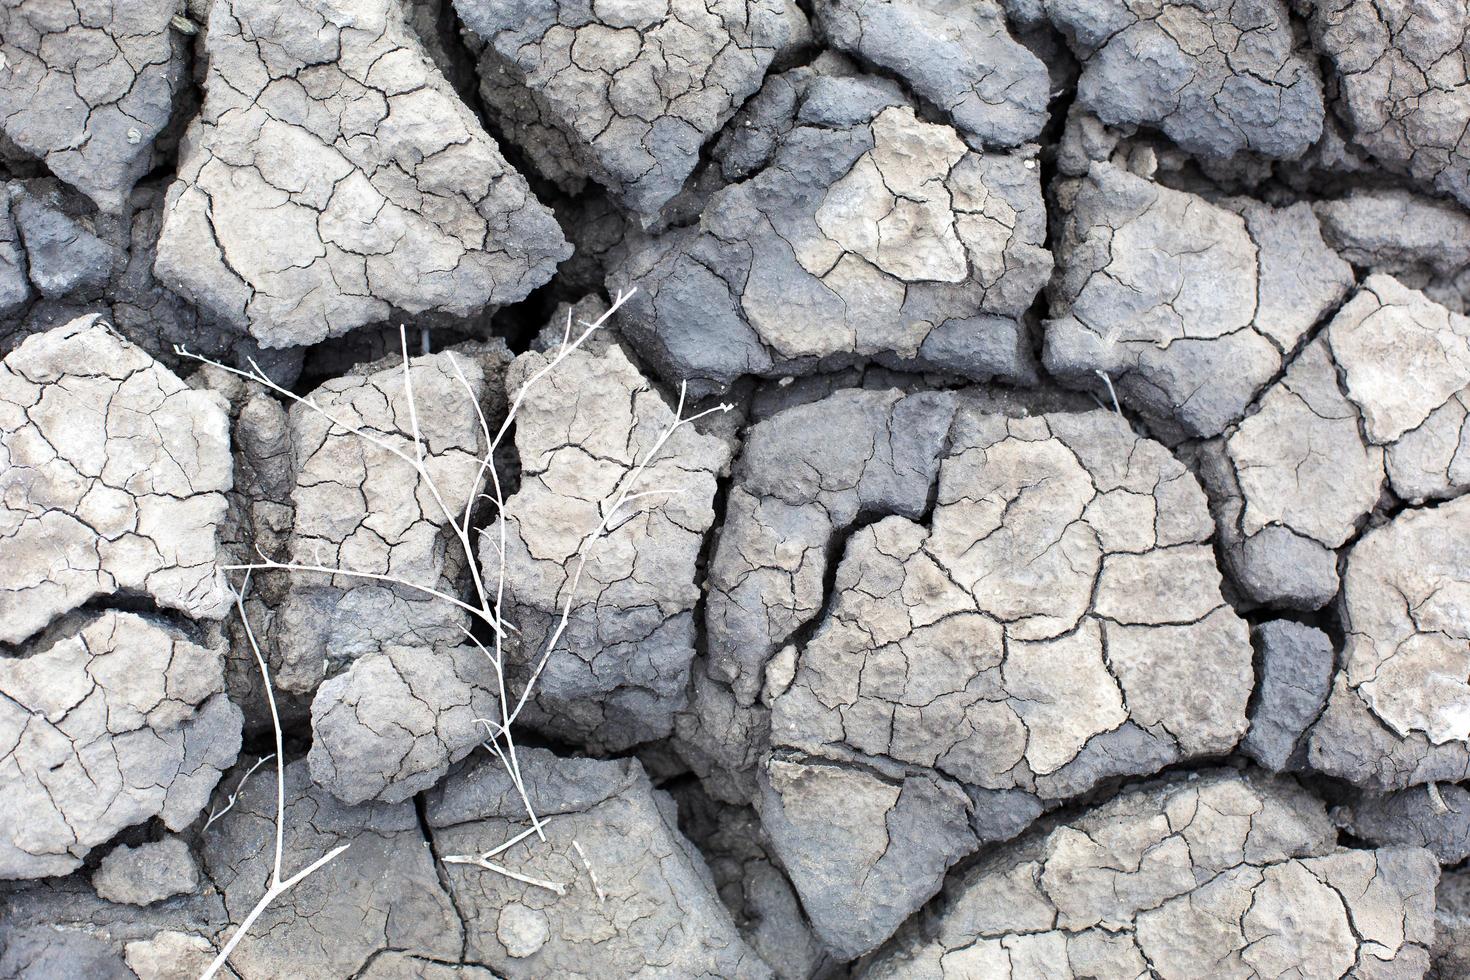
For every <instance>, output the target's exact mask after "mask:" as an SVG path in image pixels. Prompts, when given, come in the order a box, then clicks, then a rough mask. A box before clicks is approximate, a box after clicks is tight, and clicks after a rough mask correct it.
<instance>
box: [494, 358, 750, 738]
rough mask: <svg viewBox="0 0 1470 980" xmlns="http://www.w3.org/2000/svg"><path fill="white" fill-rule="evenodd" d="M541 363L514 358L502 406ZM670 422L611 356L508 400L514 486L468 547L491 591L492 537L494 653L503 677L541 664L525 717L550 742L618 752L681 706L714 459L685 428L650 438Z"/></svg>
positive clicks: (718, 461) (569, 363)
mask: <svg viewBox="0 0 1470 980" xmlns="http://www.w3.org/2000/svg"><path fill="white" fill-rule="evenodd" d="M553 356H555V355H553V354H541V353H528V354H524V355H522V356H521V357H520V358H518V359H517V360H516V362H515V364H514V365H513V366H512V367H511V369H510V371H509V372H508V374H507V379H506V391H507V394H509V395H513V394H514V393H515V392H517V391H519V389H520V387H521V386H522V385H523V384H524V383H525V382H526V380H527V379H528V378H529V377H531V376H532V375H533V374H534V373H535V372H537V371H539V370H541V369H542V368H544V367H545V366H546V365H547V364H548V363H549V362H550V360H551V358H552V357H553ZM685 411H686V413H687V412H688V409H687V407H686V409H685ZM675 421H676V419H675V406H672V405H670V404H669V403H668V402H667V401H665V399H664V396H663V395H662V394H661V393H660V392H659V391H658V390H657V389H655V388H654V387H653V386H652V384H651V383H650V382H649V381H648V379H646V378H645V377H644V376H643V375H642V374H641V373H640V372H639V370H638V368H637V367H635V366H634V365H633V363H632V362H631V361H630V360H629V359H628V356H627V354H625V353H624V352H623V350H622V349H621V348H620V347H617V346H616V345H609V346H608V347H607V348H606V349H605V350H604V351H602V353H600V354H594V353H591V352H588V351H575V352H572V353H571V354H569V355H567V356H566V357H565V358H564V359H563V360H562V361H561V362H560V363H559V364H558V365H557V366H556V367H555V369H554V370H553V371H552V373H551V374H550V375H549V376H548V378H547V380H546V381H545V382H544V383H542V384H538V385H537V386H536V387H535V388H534V389H532V391H531V393H530V394H529V395H528V396H527V397H526V399H525V400H524V401H523V402H522V403H521V408H520V413H519V415H518V416H517V420H516V437H515V439H516V449H517V451H518V452H519V454H520V461H521V484H520V489H519V490H518V491H517V492H516V493H515V494H514V495H512V496H511V497H510V499H509V500H508V501H507V502H506V509H505V513H506V517H507V521H506V523H505V524H504V525H501V524H499V523H497V524H496V525H494V526H493V527H491V528H490V529H489V530H488V531H487V532H486V534H485V535H484V536H483V538H482V542H481V544H480V562H481V577H482V580H483V581H484V582H486V583H487V584H488V587H489V588H491V589H492V590H493V589H494V588H495V584H494V583H496V582H498V581H499V579H500V575H501V562H500V553H499V549H500V540H501V535H502V533H504V535H505V539H506V542H507V544H506V551H505V583H506V607H505V608H506V615H507V618H509V619H510V620H511V622H513V623H514V624H515V625H516V628H517V632H516V633H514V634H512V635H511V636H510V637H509V640H508V648H507V651H506V653H507V655H508V659H509V661H510V662H511V663H513V664H515V665H516V669H517V676H518V677H524V676H527V675H529V673H530V672H531V671H533V670H535V669H536V665H537V664H538V663H539V662H540V661H541V660H542V659H543V658H546V659H545V668H544V670H543V671H542V672H541V675H540V678H539V679H538V680H537V681H536V686H535V688H534V692H533V695H532V698H531V700H530V701H529V702H528V707H527V721H528V722H530V723H531V724H533V725H536V726H537V727H542V728H544V729H546V730H549V731H550V732H552V733H554V734H557V735H559V736H561V737H564V738H570V739H575V740H577V741H587V740H592V741H593V742H594V743H595V744H598V745H603V746H607V747H609V748H610V749H611V750H613V751H619V750H622V749H625V748H627V747H628V746H630V745H633V744H635V743H637V742H642V741H647V740H650V739H655V738H661V737H663V736H666V735H668V734H669V733H670V732H671V731H672V728H673V717H674V713H675V712H676V711H677V710H678V709H680V708H682V707H683V706H684V703H685V690H686V688H687V686H688V679H689V664H690V662H691V661H692V660H693V659H694V653H695V628H694V608H695V605H696V604H697V603H698V601H699V598H700V590H699V588H698V586H697V585H696V584H695V582H696V579H697V577H698V576H697V572H696V567H697V562H698V559H699V553H700V549H701V548H702V546H703V541H704V534H705V532H706V531H707V530H708V529H709V528H710V526H711V525H712V524H713V523H714V520H715V512H714V506H713V505H714V497H715V488H716V479H717V477H718V476H719V475H720V474H721V473H722V472H724V470H725V467H726V465H727V464H728V462H729V458H730V449H729V446H728V445H727V444H726V443H725V442H724V441H723V440H721V439H720V438H719V437H718V436H715V435H705V434H703V433H701V432H700V431H699V430H698V429H696V428H695V427H694V426H692V425H682V426H679V427H678V428H677V429H675V430H674V431H673V433H672V435H671V436H669V437H668V438H667V439H665V438H664V436H665V433H668V432H669V431H670V427H671V426H673V425H674V424H675ZM640 495H641V496H640ZM614 508H616V509H614ZM568 604H570V605H568ZM568 610H569V612H568V617H567V621H566V626H565V629H564V630H562V629H559V624H560V623H561V620H562V615H563V612H564V611H568ZM558 634H559V637H558ZM553 637H558V639H557V642H556V645H555V647H551V648H550V652H549V654H548V652H547V651H548V647H549V644H550V643H551V640H552V639H553Z"/></svg>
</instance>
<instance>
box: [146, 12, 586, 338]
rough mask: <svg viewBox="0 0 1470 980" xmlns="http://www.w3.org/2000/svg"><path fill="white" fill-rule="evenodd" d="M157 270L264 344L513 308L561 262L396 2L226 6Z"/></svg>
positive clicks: (171, 199)
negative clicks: (397, 316) (395, 320)
mask: <svg viewBox="0 0 1470 980" xmlns="http://www.w3.org/2000/svg"><path fill="white" fill-rule="evenodd" d="M205 48H206V50H207V54H208V64H209V71H208V75H207V76H206V78H205V82H204V85H205V91H206V95H205V99H204V107H203V110H202V112H201V114H200V116H199V118H198V119H196V120H195V122H194V123H193V124H192V125H191V126H190V128H189V131H188V132H187V134H186V135H185V136H184V139H183V141H182V143H181V146H180V163H179V171H178V177H177V179H176V180H175V181H174V183H173V185H172V187H171V188H170V189H169V194H168V202H167V206H166V208H165V218H164V223H163V230H162V233H161V237H160V239H159V245H158V259H157V262H156V269H157V271H158V275H159V278H160V279H161V280H163V281H164V282H165V283H166V284H168V285H169V286H170V287H172V288H174V289H176V290H177V291H178V292H180V293H182V294H183V295H184V296H185V297H187V298H188V299H190V300H191V301H193V302H194V303H195V304H196V305H198V306H200V307H201V308H203V309H206V310H208V311H210V312H211V313H212V314H214V315H215V316H217V317H219V318H220V319H221V320H223V321H225V322H227V323H229V324H231V325H232V326H234V327H235V328H237V329H241V330H245V329H248V330H249V331H250V333H251V335H252V336H253V337H255V338H256V339H257V340H259V341H260V343H261V344H263V345H264V346H267V347H285V346H291V345H297V344H312V343H316V342H318V341H320V340H322V339H323V338H325V337H334V336H337V335H339V334H342V333H345V332H347V331H348V330H351V329H352V328H354V327H358V326H362V325H363V324H367V323H371V322H374V321H377V320H382V319H384V318H385V317H387V316H388V314H389V310H390V308H393V309H401V310H404V311H407V312H408V313H423V312H426V311H436V312H442V313H447V314H450V315H454V316H466V315H469V314H472V313H477V312H479V311H480V310H481V309H483V308H484V307H486V306H487V305H491V306H498V305H503V304H506V303H512V302H515V301H516V300H519V299H522V298H524V297H525V295H526V294H527V293H529V292H530V291H531V290H532V289H534V288H535V287H537V286H539V285H541V284H542V283H544V282H545V281H546V280H547V279H549V278H551V275H552V273H553V272H554V271H555V268H556V264H557V263H558V262H560V261H561V260H562V259H565V258H566V257H567V256H568V255H570V254H571V248H570V246H568V245H567V243H566V241H565V240H564V239H563V237H562V234H561V231H560V230H559V229H558V228H557V225H556V220H555V219H554V218H553V217H552V214H551V211H550V210H549V209H548V208H546V207H545V206H544V205H542V204H541V203H540V202H539V201H537V200H536V198H535V197H534V196H533V195H532V194H531V191H530V189H529V188H528V187H527V184H526V181H525V178H523V177H522V176H521V175H520V174H519V173H517V172H516V171H515V170H514V169H513V168H512V167H511V166H510V165H509V164H508V163H506V161H505V159H504V158H503V157H502V156H501V154H500V150H499V147H498V146H497V145H496V143H495V141H494V140H493V139H491V138H490V137H489V136H488V135H486V133H485V132H484V130H483V129H482V128H481V127H480V122H479V120H478V119H477V118H476V116H475V114H474V113H473V112H472V111H471V110H470V109H469V108H468V107H466V106H465V105H464V104H463V103H462V102H461V101H460V100H459V97H458V96H457V95H456V94H455V92H454V90H453V88H452V87H451V86H450V84H449V83H448V82H447V81H446V80H445V79H444V77H443V75H441V74H440V73H439V70H438V69H437V68H435V67H434V65H433V63H432V62H431V61H430V60H429V57H428V55H427V54H426V53H425V52H424V50H423V46H422V45H421V44H420V42H419V41H418V39H417V38H416V37H414V35H413V33H412V31H410V30H409V28H408V26H407V24H406V23H405V21H404V14H403V10H402V8H401V6H400V5H399V4H398V3H396V2H393V0H354V2H349V0H223V2H218V3H216V5H215V7H214V10H213V12H212V14H211V16H210V19H209V27H208V35H207V40H206V44H205Z"/></svg>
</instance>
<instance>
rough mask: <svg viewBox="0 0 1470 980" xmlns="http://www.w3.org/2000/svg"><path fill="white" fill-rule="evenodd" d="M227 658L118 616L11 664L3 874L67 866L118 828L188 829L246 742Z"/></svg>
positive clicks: (44, 872) (3, 734)
mask: <svg viewBox="0 0 1470 980" xmlns="http://www.w3.org/2000/svg"><path fill="white" fill-rule="evenodd" d="M223 690H224V658H223V655H222V653H221V651H220V650H219V649H217V648H212V647H205V646H200V645H199V644H197V643H195V642H193V641H192V640H190V639H189V638H188V637H186V636H184V635H183V634H182V633H181V632H180V631H179V630H177V629H174V628H172V627H169V626H166V625H163V624H161V623H160V622H157V621H155V620H152V619H145V618H143V617H141V616H138V615H136V614H134V613H123V612H116V611H107V612H103V613H100V614H97V615H96V616H95V617H93V618H92V619H91V620H90V621H89V622H86V623H85V625H82V626H81V627H80V628H79V629H72V630H71V631H69V632H67V633H65V634H64V635H61V636H59V637H55V638H53V639H52V640H51V642H50V643H49V645H48V644H46V643H45V642H44V641H41V640H38V641H37V642H36V648H34V649H30V650H27V651H25V655H23V656H21V657H16V658H3V659H0V746H4V747H5V749H4V753H3V754H0V797H3V798H4V799H5V801H6V805H5V806H4V807H3V808H0V878H40V877H46V876H50V875H62V874H66V873H68V872H70V871H72V870H74V869H75V868H77V867H78V866H80V865H81V863H82V859H83V858H85V857H86V856H87V853H88V852H89V851H90V850H91V849H92V848H94V847H97V846H98V845H99V844H102V843H104V842H105V841H107V840H109V839H111V838H112V837H113V836H115V835H116V834H117V833H118V832H119V831H121V830H123V829H124V828H126V827H130V826H132V825H134V824H141V823H143V822H145V821H147V820H149V819H151V818H154V817H159V818H161V819H162V820H163V823H164V824H165V825H166V826H167V827H168V828H169V829H170V830H181V829H182V828H184V827H186V826H188V825H189V824H190V823H191V822H193V820H194V818H195V817H196V816H197V815H198V814H199V813H200V811H201V810H202V809H203V808H204V805H205V803H206V802H207V801H208V799H209V794H210V792H211V791H212V790H213V789H214V786H215V784H216V783H217V782H218V781H219V778H220V775H221V773H222V772H223V771H224V770H225V769H227V768H228V767H229V766H230V765H231V764H233V763H234V761H235V757H236V755H237V754H238V753H239V751H240V725H241V720H242V719H241V715H240V710H239V709H238V708H236V707H235V706H234V705H233V704H232V703H230V701H229V700H228V699H226V698H225V696H224V695H223V694H221V693H220V692H221V691H223Z"/></svg>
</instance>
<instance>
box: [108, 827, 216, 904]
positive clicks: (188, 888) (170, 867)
mask: <svg viewBox="0 0 1470 980" xmlns="http://www.w3.org/2000/svg"><path fill="white" fill-rule="evenodd" d="M198 886H199V864H198V862H197V861H195V860H194V855H193V854H191V853H189V845H188V844H186V843H185V842H184V840H183V838H181V837H174V836H168V837H165V838H164V839H163V840H160V841H153V842H150V843H147V844H139V845H138V846H137V847H128V846H127V845H126V844H121V845H119V846H118V847H116V848H114V849H113V850H111V851H110V852H108V854H107V856H106V857H104V858H103V859H102V863H101V864H100V865H99V866H98V868H97V871H96V873H94V874H93V875H92V887H93V888H94V889H96V890H97V895H98V896H99V897H101V898H105V899H107V900H108V901H109V902H117V903H119V904H125V905H149V904H151V903H153V902H161V901H163V900H164V899H165V898H172V897H173V896H175V895H187V894H188V893H189V892H192V891H193V890H194V889H195V888H197V887H198Z"/></svg>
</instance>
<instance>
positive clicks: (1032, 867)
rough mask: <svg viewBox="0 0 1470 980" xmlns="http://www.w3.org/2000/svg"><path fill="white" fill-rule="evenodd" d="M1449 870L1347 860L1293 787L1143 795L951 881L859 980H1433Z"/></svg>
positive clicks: (1158, 788)
mask: <svg viewBox="0 0 1470 980" xmlns="http://www.w3.org/2000/svg"><path fill="white" fill-rule="evenodd" d="M1438 877H1439V867H1438V865H1437V864H1436V863H1435V861H1434V858H1433V856H1432V855H1430V854H1429V853H1428V852H1427V851H1424V850H1422V849H1420V848H1408V847H1388V848H1380V849H1378V850H1347V849H1344V848H1340V847H1337V846H1336V835H1335V832H1334V829H1333V827H1332V825H1331V823H1330V822H1329V821H1328V819H1327V815H1326V813H1324V812H1323V807H1322V804H1321V803H1320V802H1318V801H1317V800H1315V799H1314V798H1312V797H1311V796H1310V795H1309V794H1307V793H1306V792H1305V791H1304V790H1302V789H1301V788H1299V787H1297V786H1296V785H1295V784H1294V783H1290V782H1286V781H1272V780H1267V779H1264V778H1258V777H1246V776H1241V775H1239V774H1237V773H1234V772H1228V771H1227V772H1218V771H1217V772H1206V773H1203V774H1190V778H1189V779H1180V780H1175V781H1171V782H1167V783H1163V784H1159V785H1154V786H1144V787H1139V788H1136V789H1131V790H1128V791H1126V792H1124V793H1123V794H1121V795H1119V796H1118V797H1116V798H1115V799H1113V800H1111V801H1109V802H1107V803H1105V804H1102V805H1101V806H1098V807H1095V808H1093V809H1091V810H1088V811H1086V812H1084V813H1082V814H1081V815H1078V816H1073V817H1070V818H1068V819H1066V820H1065V821H1063V822H1061V823H1059V824H1057V825H1056V826H1054V827H1052V828H1051V829H1049V830H1047V831H1046V832H1044V833H1038V834H1035V835H1033V836H1031V837H1029V838H1027V839H1025V840H1023V841H1020V842H1017V843H1015V844H1012V845H1008V846H1006V847H1004V848H1002V849H1000V850H998V851H997V852H996V853H995V854H993V855H991V856H989V857H987V858H986V859H985V860H983V861H982V862H980V863H979V864H977V865H975V866H974V867H973V868H970V869H968V870H966V871H965V872H964V873H963V874H961V875H958V876H957V877H955V878H954V879H952V880H951V881H950V882H949V883H948V885H947V886H946V888H945V893H944V898H943V900H942V901H941V902H939V903H936V905H935V906H934V907H933V908H932V909H931V910H928V911H926V912H924V913H923V914H921V915H920V916H918V917H916V918H915V919H914V920H913V921H912V922H910V923H909V924H908V925H906V926H905V927H904V929H903V930H902V931H901V932H900V933H899V934H898V935H897V936H896V937H895V938H894V939H893V941H892V942H891V943H889V944H888V946H886V947H885V948H884V949H883V950H882V951H881V952H879V953H878V954H877V955H876V956H875V957H873V958H872V959H871V960H868V961H865V962H864V963H863V964H862V965H860V967H859V969H858V972H857V975H858V976H859V977H862V978H865V980H870V978H871V980H877V978H884V980H889V978H899V977H921V976H922V977H942V978H946V980H947V978H955V980H958V978H961V977H1003V978H1020V977H1040V976H1044V977H1061V978H1068V980H1072V978H1079V980H1080V978H1084V977H1086V978H1092V980H1133V978H1135V977H1138V976H1150V975H1152V976H1163V977H1192V976H1200V975H1201V974H1202V971H1201V964H1206V963H1207V964H1210V966H1209V968H1208V970H1206V971H1204V972H1206V973H1208V974H1209V975H1222V976H1268V977H1281V976H1302V977H1322V976H1330V977H1355V978H1368V977H1390V976H1391V977H1422V976H1423V975H1424V972H1425V970H1426V969H1427V968H1428V965H1429V946H1430V943H1431V942H1432V941H1433V939H1434V888H1435V884H1436V882H1437V880H1438Z"/></svg>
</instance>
